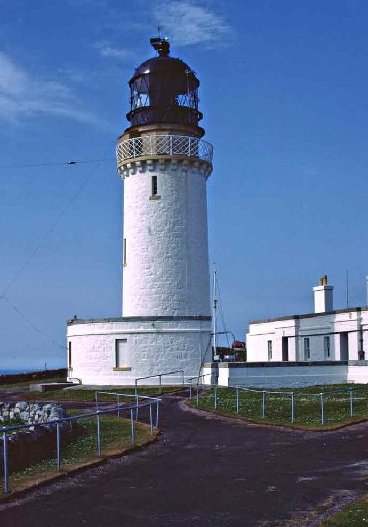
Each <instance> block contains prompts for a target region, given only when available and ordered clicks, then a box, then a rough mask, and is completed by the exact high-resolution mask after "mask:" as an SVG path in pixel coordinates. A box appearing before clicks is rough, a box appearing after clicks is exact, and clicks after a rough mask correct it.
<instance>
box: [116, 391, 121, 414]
mask: <svg viewBox="0 0 368 527" xmlns="http://www.w3.org/2000/svg"><path fill="white" fill-rule="evenodd" d="M116 398H117V403H118V417H120V395H119V394H118V393H117V394H116Z"/></svg>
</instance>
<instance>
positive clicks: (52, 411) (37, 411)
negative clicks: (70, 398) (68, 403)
mask: <svg viewBox="0 0 368 527" xmlns="http://www.w3.org/2000/svg"><path fill="white" fill-rule="evenodd" d="M62 417H65V411H64V409H63V407H62V406H61V405H60V404H54V403H48V404H38V403H29V402H27V401H19V402H8V403H5V402H1V401H0V424H1V423H4V421H6V422H9V426H11V421H13V420H14V421H20V422H21V423H22V424H33V423H44V422H45V421H55V420H56V419H61V418H62ZM14 424H17V423H14Z"/></svg>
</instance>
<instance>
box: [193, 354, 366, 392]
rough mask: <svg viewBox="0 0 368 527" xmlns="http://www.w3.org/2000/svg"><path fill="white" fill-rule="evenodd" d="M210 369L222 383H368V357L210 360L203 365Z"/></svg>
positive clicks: (270, 385)
mask: <svg viewBox="0 0 368 527" xmlns="http://www.w3.org/2000/svg"><path fill="white" fill-rule="evenodd" d="M209 373H212V379H216V378H217V380H218V384H219V385H221V386H235V385H239V386H247V387H264V388H287V387H302V386H313V385H323V384H344V383H348V382H349V383H367V382H368V361H359V362H358V361H341V362H340V361H339V362H337V361H336V362H332V361H328V362H327V361H326V362H325V361H320V362H294V363H292V362H288V363H282V362H279V363H275V362H273V363H269V362H266V363H264V362H258V363H236V362H235V363H209V364H205V365H204V367H203V374H209ZM210 379H211V377H210V376H207V377H204V382H205V383H206V384H209V383H210Z"/></svg>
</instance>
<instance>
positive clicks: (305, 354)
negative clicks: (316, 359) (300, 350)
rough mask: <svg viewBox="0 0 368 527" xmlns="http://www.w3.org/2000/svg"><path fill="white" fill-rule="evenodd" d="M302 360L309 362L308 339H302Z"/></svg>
mask: <svg viewBox="0 0 368 527" xmlns="http://www.w3.org/2000/svg"><path fill="white" fill-rule="evenodd" d="M304 360H310V341H309V338H305V339H304Z"/></svg>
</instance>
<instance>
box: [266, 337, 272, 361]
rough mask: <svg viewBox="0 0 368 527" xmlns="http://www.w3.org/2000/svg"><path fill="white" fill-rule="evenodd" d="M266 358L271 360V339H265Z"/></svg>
mask: <svg viewBox="0 0 368 527" xmlns="http://www.w3.org/2000/svg"><path fill="white" fill-rule="evenodd" d="M267 351H268V360H272V340H268V341H267Z"/></svg>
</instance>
